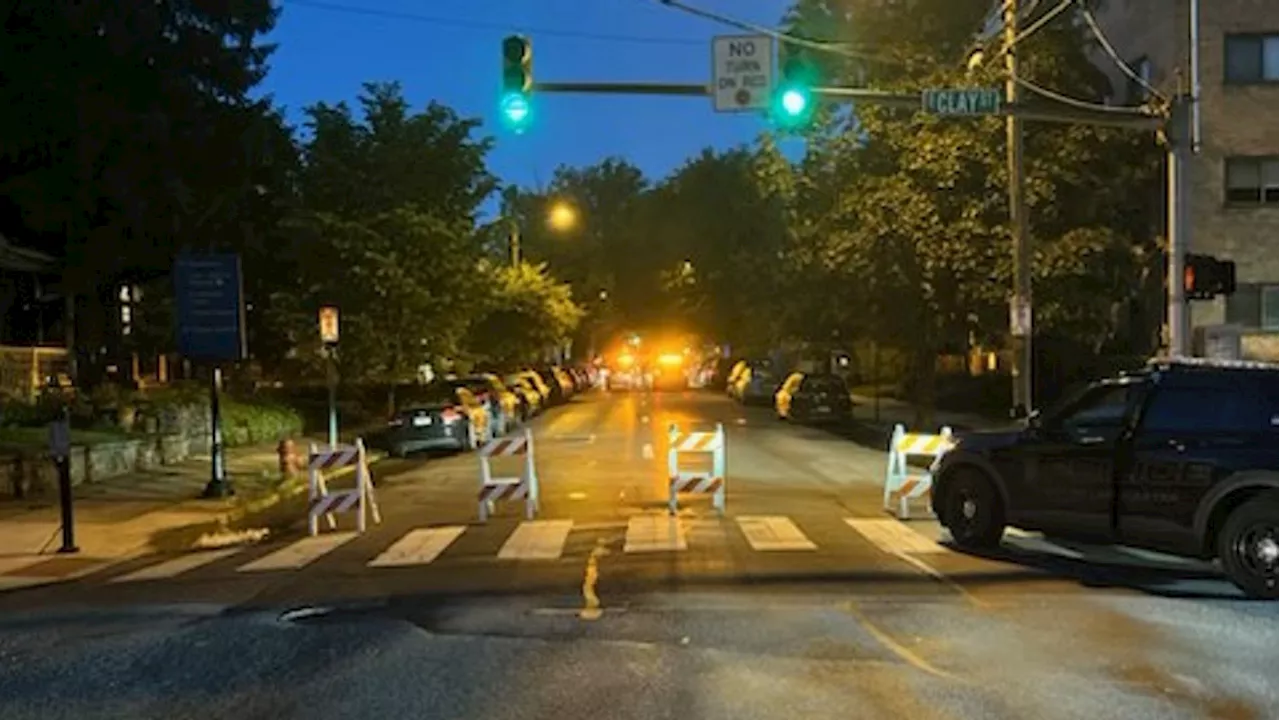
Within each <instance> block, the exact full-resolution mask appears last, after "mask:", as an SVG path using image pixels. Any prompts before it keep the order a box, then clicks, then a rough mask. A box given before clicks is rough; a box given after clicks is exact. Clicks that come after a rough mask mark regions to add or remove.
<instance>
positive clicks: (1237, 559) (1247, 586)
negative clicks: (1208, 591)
mask: <svg viewBox="0 0 1280 720" xmlns="http://www.w3.org/2000/svg"><path fill="white" fill-rule="evenodd" d="M1276 514H1277V511H1276V501H1275V498H1274V497H1271V498H1268V497H1267V496H1263V497H1257V498H1254V499H1252V500H1250V501H1248V502H1246V503H1245V504H1243V505H1241V506H1240V507H1238V508H1236V509H1235V511H1233V512H1232V513H1231V515H1230V516H1229V517H1228V518H1227V522H1226V524H1225V525H1223V526H1222V531H1221V532H1220V533H1218V558H1219V559H1220V560H1221V561H1222V568H1223V570H1225V571H1226V573H1227V577H1228V578H1230V579H1231V582H1233V583H1235V584H1236V586H1237V587H1239V588H1240V589H1241V590H1243V591H1244V592H1245V594H1246V595H1248V596H1249V597H1253V598H1269V599H1272V600H1274V599H1275V598H1276V559H1277V555H1278V552H1280V551H1278V546H1277V542H1276Z"/></svg>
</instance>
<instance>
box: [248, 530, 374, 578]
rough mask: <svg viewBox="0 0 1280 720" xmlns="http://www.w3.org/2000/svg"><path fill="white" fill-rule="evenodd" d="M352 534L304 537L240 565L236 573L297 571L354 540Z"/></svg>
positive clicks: (342, 533) (341, 533)
mask: <svg viewBox="0 0 1280 720" xmlns="http://www.w3.org/2000/svg"><path fill="white" fill-rule="evenodd" d="M355 537H356V533H354V532H337V533H328V534H325V535H317V536H316V537H306V538H303V539H301V540H298V541H297V542H294V543H290V544H288V545H286V546H284V547H282V548H280V549H279V550H277V551H275V552H273V553H271V554H270V555H265V556H263V557H260V558H258V559H257V560H254V561H253V562H250V563H247V564H245V565H241V566H240V567H238V568H236V570H237V571H238V572H263V571H268V570H297V569H298V568H301V567H305V566H306V565H308V564H310V563H312V562H315V561H316V560H318V559H319V558H320V557H321V556H322V555H324V554H325V553H328V552H329V551H331V550H335V549H337V548H339V547H341V546H342V545H343V544H344V543H347V542H350V541H351V540H354V539H355Z"/></svg>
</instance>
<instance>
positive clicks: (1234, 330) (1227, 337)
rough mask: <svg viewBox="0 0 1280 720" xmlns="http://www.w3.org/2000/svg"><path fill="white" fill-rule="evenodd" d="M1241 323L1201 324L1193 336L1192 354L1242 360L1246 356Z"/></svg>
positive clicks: (1216, 358)
mask: <svg viewBox="0 0 1280 720" xmlns="http://www.w3.org/2000/svg"><path fill="white" fill-rule="evenodd" d="M1242 334H1243V329H1242V328H1241V327H1240V326H1239V325H1201V326H1200V327H1197V328H1196V329H1195V331H1194V333H1193V334H1192V338H1191V354H1192V355H1195V356H1196V357H1202V358H1210V359H1213V360H1240V359H1242V358H1243V357H1244V352H1243V347H1242V343H1241V335H1242Z"/></svg>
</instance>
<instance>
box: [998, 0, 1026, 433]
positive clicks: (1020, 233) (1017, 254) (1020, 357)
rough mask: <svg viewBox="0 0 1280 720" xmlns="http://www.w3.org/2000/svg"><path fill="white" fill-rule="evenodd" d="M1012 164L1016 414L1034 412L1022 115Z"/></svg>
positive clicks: (1012, 137)
mask: <svg viewBox="0 0 1280 720" xmlns="http://www.w3.org/2000/svg"><path fill="white" fill-rule="evenodd" d="M1017 39H1018V0H1005V3H1004V46H1005V47H1004V67H1005V83H1004V94H1005V102H1006V103H1008V104H1009V105H1010V106H1011V107H1017V106H1018V99H1019V97H1018V96H1019V95H1020V93H1019V91H1018V42H1017ZM1005 136H1006V144H1007V146H1008V147H1007V158H1008V165H1009V232H1010V235H1011V236H1012V239H1013V299H1012V300H1011V301H1010V304H1009V335H1010V349H1011V350H1012V351H1013V414H1014V415H1015V416H1018V417H1021V416H1023V415H1025V414H1026V413H1028V412H1030V411H1031V408H1032V404H1031V248H1030V247H1029V246H1028V242H1027V206H1026V199H1025V193H1024V189H1025V188H1024V186H1025V183H1026V177H1025V175H1024V167H1023V162H1022V118H1021V117H1019V116H1018V115H1017V114H1010V115H1008V116H1006V117H1005Z"/></svg>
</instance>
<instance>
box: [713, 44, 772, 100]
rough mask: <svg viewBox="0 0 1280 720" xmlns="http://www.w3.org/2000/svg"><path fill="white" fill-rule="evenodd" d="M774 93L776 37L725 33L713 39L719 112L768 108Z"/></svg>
mask: <svg viewBox="0 0 1280 720" xmlns="http://www.w3.org/2000/svg"><path fill="white" fill-rule="evenodd" d="M772 94H773V38H771V37H769V36H768V35H722V36H720V37H717V38H714V39H713V40H712V41H711V98H712V100H713V102H714V105H715V110H716V112H742V111H747V110H764V109H766V108H768V107H769V99H770V97H771V96H772Z"/></svg>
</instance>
